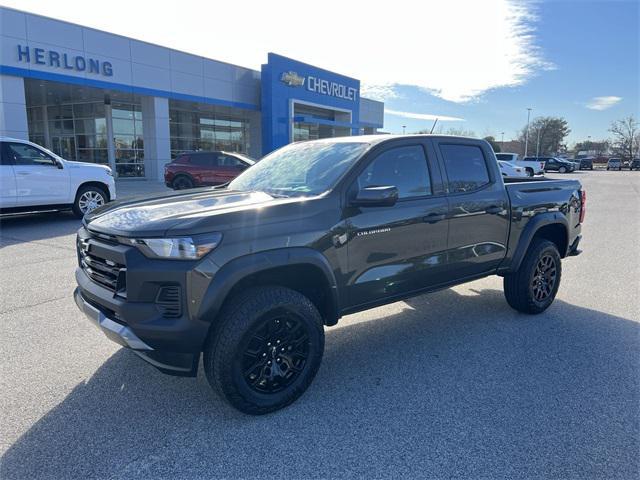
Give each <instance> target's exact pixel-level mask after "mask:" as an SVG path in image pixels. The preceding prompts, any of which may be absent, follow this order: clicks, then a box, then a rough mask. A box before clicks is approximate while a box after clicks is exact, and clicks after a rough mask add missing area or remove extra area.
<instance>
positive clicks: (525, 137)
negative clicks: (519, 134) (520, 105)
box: [524, 108, 533, 157]
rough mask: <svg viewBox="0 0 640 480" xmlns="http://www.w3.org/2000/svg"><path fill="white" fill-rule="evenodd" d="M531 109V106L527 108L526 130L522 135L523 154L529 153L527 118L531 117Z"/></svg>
mask: <svg viewBox="0 0 640 480" xmlns="http://www.w3.org/2000/svg"><path fill="white" fill-rule="evenodd" d="M531 110H533V109H532V108H527V132H526V133H525V135H524V156H525V157H526V156H527V153H529V119H530V118H531Z"/></svg>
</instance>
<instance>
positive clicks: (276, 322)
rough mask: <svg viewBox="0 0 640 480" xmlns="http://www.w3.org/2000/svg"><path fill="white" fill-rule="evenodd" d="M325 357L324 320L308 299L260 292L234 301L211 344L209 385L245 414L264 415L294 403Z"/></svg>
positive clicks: (275, 291) (206, 365) (291, 293)
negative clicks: (323, 356)
mask: <svg viewBox="0 0 640 480" xmlns="http://www.w3.org/2000/svg"><path fill="white" fill-rule="evenodd" d="M323 352H324V329H323V323H322V318H321V316H320V313H319V312H318V310H317V308H316V307H315V305H314V304H313V303H312V302H311V301H310V300H309V299H308V298H307V297H305V296H304V295H302V294H301V293H299V292H296V291H294V290H290V289H288V288H284V287H276V286H273V287H258V288H253V289H250V290H247V291H246V292H243V293H241V294H239V295H238V296H236V297H234V298H232V299H231V300H230V301H229V302H228V303H227V304H226V305H225V307H224V309H223V311H222V313H221V315H220V317H219V323H218V325H217V328H216V330H215V331H214V332H212V334H211V335H210V336H209V338H208V339H207V342H206V345H205V349H204V361H203V363H204V369H205V373H206V376H207V380H208V381H209V384H210V385H211V386H212V387H213V388H214V389H215V390H216V391H218V392H219V393H221V394H222V396H223V397H224V398H225V399H226V400H227V401H228V402H229V403H230V404H231V405H232V406H233V407H234V408H236V409H238V410H240V411H241V412H244V413H248V414H252V415H262V414H265V413H269V412H273V411H275V410H279V409H281V408H284V407H286V406H287V405H289V404H291V403H292V402H294V401H295V400H296V399H298V397H300V395H302V394H303V393H304V391H305V390H306V389H307V388H308V387H309V385H310V384H311V382H312V380H313V378H314V377H315V375H316V373H317V371H318V368H319V367H320V362H321V360H322V354H323Z"/></svg>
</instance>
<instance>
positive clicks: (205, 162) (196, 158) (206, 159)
mask: <svg viewBox="0 0 640 480" xmlns="http://www.w3.org/2000/svg"><path fill="white" fill-rule="evenodd" d="M215 160H216V157H215V154H214V153H199V154H197V155H191V164H192V165H197V166H199V167H215V166H216V161H215Z"/></svg>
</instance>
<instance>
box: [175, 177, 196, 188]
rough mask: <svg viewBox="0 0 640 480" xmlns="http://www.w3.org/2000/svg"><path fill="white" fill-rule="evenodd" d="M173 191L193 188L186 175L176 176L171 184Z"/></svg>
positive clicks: (190, 180)
mask: <svg viewBox="0 0 640 480" xmlns="http://www.w3.org/2000/svg"><path fill="white" fill-rule="evenodd" d="M171 185H172V186H173V189H174V190H185V189H187V188H193V180H192V179H191V178H189V177H187V176H186V175H178V176H177V177H176V178H174V179H173V182H171Z"/></svg>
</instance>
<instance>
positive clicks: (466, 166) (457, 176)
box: [440, 144, 490, 193]
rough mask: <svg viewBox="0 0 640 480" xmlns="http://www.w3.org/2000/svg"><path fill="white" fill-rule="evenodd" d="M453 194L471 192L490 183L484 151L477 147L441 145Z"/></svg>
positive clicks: (450, 189)
mask: <svg viewBox="0 0 640 480" xmlns="http://www.w3.org/2000/svg"><path fill="white" fill-rule="evenodd" d="M440 152H441V153H442V158H443V159H444V166H445V168H446V170H447V176H448V177H449V191H450V192H451V193H460V192H470V191H472V190H477V189H478V188H480V187H482V186H483V185H486V184H487V183H489V182H490V180H489V170H488V169H487V163H486V162H485V160H484V155H483V154H482V149H481V148H480V147H478V146H476V145H453V144H449V145H440Z"/></svg>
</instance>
